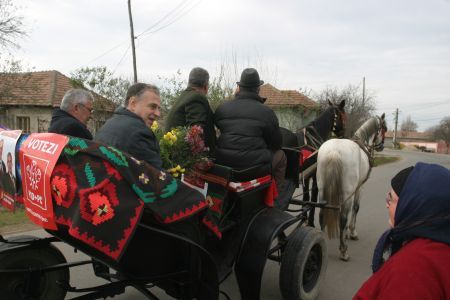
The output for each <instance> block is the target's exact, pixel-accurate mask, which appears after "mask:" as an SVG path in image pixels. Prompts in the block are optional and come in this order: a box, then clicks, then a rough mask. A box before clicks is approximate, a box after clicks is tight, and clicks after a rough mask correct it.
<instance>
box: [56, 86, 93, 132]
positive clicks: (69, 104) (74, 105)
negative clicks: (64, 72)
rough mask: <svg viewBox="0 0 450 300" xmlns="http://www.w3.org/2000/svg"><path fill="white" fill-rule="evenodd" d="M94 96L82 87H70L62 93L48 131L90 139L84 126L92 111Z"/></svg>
mask: <svg viewBox="0 0 450 300" xmlns="http://www.w3.org/2000/svg"><path fill="white" fill-rule="evenodd" d="M93 102H94V96H93V95H92V93H90V92H88V91H86V90H82V89H71V90H69V91H67V92H66V93H65V94H64V97H63V99H62V101H61V105H60V106H59V108H56V109H55V110H54V111H53V114H52V120H51V122H50V127H49V128H48V132H53V133H60V134H65V135H71V136H75V137H80V138H84V139H88V140H92V134H91V132H90V131H89V129H88V128H87V127H86V125H87V123H88V121H89V119H90V118H91V114H92V112H93V107H92V105H93Z"/></svg>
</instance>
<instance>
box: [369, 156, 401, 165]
mask: <svg viewBox="0 0 450 300" xmlns="http://www.w3.org/2000/svg"><path fill="white" fill-rule="evenodd" d="M398 160H400V156H384V155H377V156H375V161H374V167H378V166H381V165H384V164H388V163H392V162H396V161H398Z"/></svg>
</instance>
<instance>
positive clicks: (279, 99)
mask: <svg viewBox="0 0 450 300" xmlns="http://www.w3.org/2000/svg"><path fill="white" fill-rule="evenodd" d="M260 96H261V97H263V98H266V102H265V103H264V104H265V105H267V106H269V107H270V108H272V109H273V110H274V112H275V114H276V115H277V117H278V120H279V122H280V126H281V127H285V128H288V129H290V130H292V131H296V130H297V129H299V128H301V127H303V126H305V125H307V124H308V123H309V122H311V121H312V120H314V119H315V118H316V117H317V114H318V111H319V105H318V104H317V103H316V102H315V101H313V100H311V99H310V98H308V97H307V96H305V95H303V94H301V93H299V92H298V91H295V90H279V89H277V88H275V87H274V86H272V85H271V84H268V83H266V84H264V85H262V86H261V90H260Z"/></svg>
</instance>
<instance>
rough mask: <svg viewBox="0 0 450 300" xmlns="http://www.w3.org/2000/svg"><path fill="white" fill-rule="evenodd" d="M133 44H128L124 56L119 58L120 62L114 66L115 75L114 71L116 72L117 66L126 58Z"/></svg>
mask: <svg viewBox="0 0 450 300" xmlns="http://www.w3.org/2000/svg"><path fill="white" fill-rule="evenodd" d="M130 47H131V45H128V47H127V49H126V50H125V53H124V54H123V55H122V58H121V59H120V60H119V62H118V63H117V65H116V67H115V68H114V70H113V71H112V75H114V73H116V70H117V68H118V67H119V65H120V64H121V63H122V61H123V59H124V58H125V56H126V55H127V53H128V50H130Z"/></svg>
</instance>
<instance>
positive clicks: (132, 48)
mask: <svg viewBox="0 0 450 300" xmlns="http://www.w3.org/2000/svg"><path fill="white" fill-rule="evenodd" d="M128 16H129V18H130V29H131V52H132V53H133V71H134V83H136V82H137V70H136V49H135V47H134V29H133V17H132V15H131V0H128Z"/></svg>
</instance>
